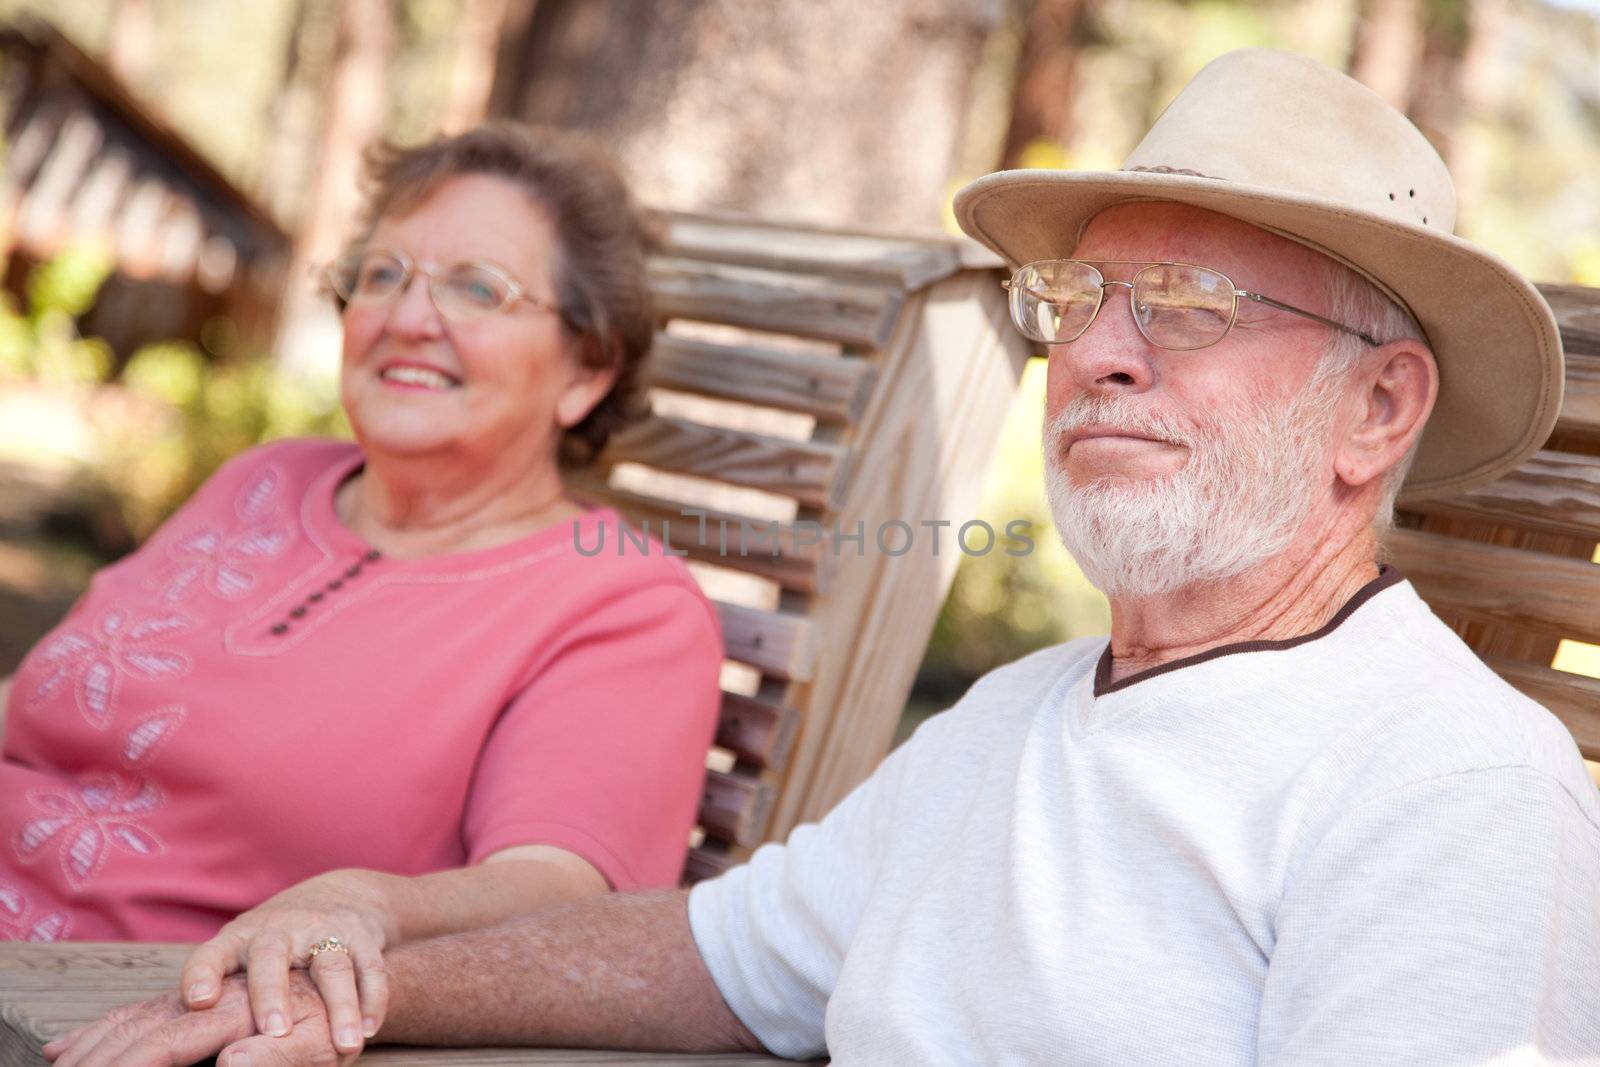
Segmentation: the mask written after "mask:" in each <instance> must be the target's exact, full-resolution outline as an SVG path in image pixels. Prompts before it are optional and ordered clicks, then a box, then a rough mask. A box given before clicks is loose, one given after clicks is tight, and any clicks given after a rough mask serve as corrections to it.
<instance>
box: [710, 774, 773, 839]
mask: <svg viewBox="0 0 1600 1067" xmlns="http://www.w3.org/2000/svg"><path fill="white" fill-rule="evenodd" d="M776 795H777V790H776V789H774V788H773V786H772V785H771V783H769V782H764V781H762V780H761V779H759V778H755V777H752V776H750V775H746V774H739V773H737V772H734V773H726V774H725V773H723V772H722V771H707V772H706V785H705V791H704V792H703V793H702V794H701V797H700V826H701V827H702V828H703V829H704V830H705V832H706V835H707V836H708V837H715V838H718V839H720V840H723V841H727V842H729V843H731V844H735V845H739V846H742V847H744V848H753V847H755V845H757V844H758V843H759V842H760V841H761V834H762V831H764V830H765V829H766V827H767V817H768V816H769V815H770V814H771V813H772V800H773V797H774V796H776Z"/></svg>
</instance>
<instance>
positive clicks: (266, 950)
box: [245, 930, 294, 1037]
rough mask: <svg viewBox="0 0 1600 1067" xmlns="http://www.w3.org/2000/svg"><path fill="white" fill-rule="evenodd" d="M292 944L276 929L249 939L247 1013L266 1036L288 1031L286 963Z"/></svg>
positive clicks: (290, 962) (291, 956) (291, 957)
mask: <svg viewBox="0 0 1600 1067" xmlns="http://www.w3.org/2000/svg"><path fill="white" fill-rule="evenodd" d="M293 951H294V946H293V945H291V944H290V943H289V938H288V937H286V936H285V935H283V934H281V933H278V932H277V931H275V930H269V931H262V932H260V933H258V934H256V936H255V938H254V939H253V940H252V941H251V942H250V947H249V949H248V953H249V954H248V956H247V957H246V959H245V971H246V972H247V973H246V975H245V977H246V979H247V981H248V985H249V990H250V1014H251V1015H252V1017H254V1019H255V1023H256V1029H257V1030H260V1031H261V1032H262V1033H263V1034H266V1035H267V1036H268V1037H282V1036H283V1035H284V1034H287V1033H288V1032H289V1012H288V996H287V993H288V985H289V967H290V966H291V965H292V963H293V962H294V960H293V955H292V954H293Z"/></svg>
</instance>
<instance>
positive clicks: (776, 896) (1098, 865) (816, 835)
mask: <svg viewBox="0 0 1600 1067" xmlns="http://www.w3.org/2000/svg"><path fill="white" fill-rule="evenodd" d="M1105 652H1106V641H1105V639H1104V638H1094V639H1086V640H1082V641H1075V642H1072V643H1069V644H1066V645H1061V646H1057V647H1055V648H1050V649H1046V650H1044V651H1042V652H1039V653H1036V654H1034V655H1032V656H1029V657H1027V658H1026V659H1023V660H1021V661H1019V662H1017V663H1014V664H1011V665H1009V666H1007V667H1004V668H1001V669H1000V670H997V671H995V672H993V673H991V674H989V675H987V676H986V677H985V678H983V679H982V680H981V681H979V682H978V683H977V684H976V685H975V686H974V687H973V688H972V690H971V691H970V692H969V693H968V694H967V695H966V696H965V697H964V698H963V699H962V700H961V701H960V703H958V704H957V705H956V706H955V707H954V708H952V709H951V710H950V711H948V712H946V713H944V714H942V715H939V716H936V717H935V718H934V719H932V720H930V721H929V722H928V723H926V724H925V725H924V726H923V727H922V728H921V729H920V730H919V731H918V732H917V734H916V736H915V737H914V738H913V739H912V740H911V741H909V742H908V743H907V744H906V745H904V746H902V747H901V748H900V749H899V750H897V751H896V752H894V753H892V754H891V755H890V757H889V758H888V759H887V760H886V761H885V762H884V764H883V765H882V766H881V767H880V768H879V769H878V771H877V772H876V773H875V774H874V775H873V776H872V777H871V778H870V779H869V780H868V781H867V782H865V783H863V784H862V786H861V787H860V788H858V789H857V790H856V791H855V792H853V793H852V794H851V795H850V796H849V797H847V798H846V799H845V800H844V801H843V802H842V803H841V804H840V805H839V806H838V807H837V808H835V809H834V811H833V812H831V813H830V814H829V815H828V816H827V817H826V818H825V819H824V820H822V822H820V823H819V824H816V825H812V826H804V827H801V828H799V829H797V830H796V831H795V832H794V833H793V834H792V835H791V836H790V838H789V840H788V842H787V843H786V844H784V845H768V846H765V847H763V848H762V849H760V850H759V851H758V852H757V853H756V854H755V856H754V857H753V858H752V860H751V862H750V863H749V864H748V865H746V866H744V867H741V868H738V869H736V870H734V871H732V872H730V873H729V874H727V875H725V876H723V877H722V878H719V879H717V880H715V881H712V882H707V883H703V884H701V885H700V886H698V887H696V889H695V890H694V892H693V893H692V895H691V897H690V921H691V924H692V927H693V931H694V936H695V940H696V943H697V945H698V946H699V948H700V952H701V954H702V956H703V957H704V958H705V961H706V964H707V966H708V967H709V968H710V971H711V974H712V977H713V978H714V980H715V981H716V983H717V986H718V988H719V989H720V990H721V991H722V994H723V996H724V997H725V998H726V999H727V1001H728V1004H729V1006H730V1007H731V1008H732V1009H733V1011H734V1012H735V1014H737V1015H738V1016H739V1018H740V1019H741V1020H742V1021H743V1022H744V1023H745V1024H746V1025H747V1026H748V1027H750V1029H751V1030H752V1031H753V1032H754V1033H755V1034H756V1035H757V1036H758V1037H760V1038H761V1040H762V1041H763V1042H764V1043H765V1044H766V1045H767V1047H768V1048H770V1049H772V1050H773V1051H775V1052H778V1053H780V1054H783V1055H788V1056H795V1057H804V1056H813V1055H819V1054H821V1053H822V1052H823V1051H824V1049H826V1051H827V1052H828V1054H830V1055H831V1056H832V1057H833V1058H834V1059H835V1060H836V1061H837V1062H840V1063H844V1064H855V1063H860V1064H938V1063H983V1064H999V1063H1043V1062H1050V1063H1070V1064H1119V1065H1121V1064H1158V1063H1184V1064H1197V1063H1204V1064H1247V1063H1262V1064H1280V1063H1281V1064H1322V1063H1326V1064H1339V1065H1351V1064H1389V1063H1394V1064H1434V1063H1438V1064H1446V1063H1449V1064H1479V1063H1523V1062H1560V1063H1600V803H1597V794H1596V790H1595V788H1594V786H1593V784H1592V783H1591V781H1590V779H1589V776H1588V774H1587V772H1586V771H1585V769H1584V766H1583V763H1582V760H1581V759H1580V757H1579V755H1578V753H1577V750H1576V748H1575V747H1574V746H1573V743H1572V740H1571V738H1570V736H1569V735H1568V734H1567V732H1566V730H1565V729H1564V728H1563V727H1562V726H1561V724H1560V723H1559V722H1558V721H1557V720H1556V719H1555V718H1554V717H1553V716H1551V715H1550V714H1549V713H1548V712H1547V711H1545V710H1544V709H1542V708H1540V707H1539V706H1538V705H1537V704H1534V703H1533V702H1532V701H1529V700H1527V699H1526V698H1524V697H1522V696H1521V695H1520V694H1518V693H1517V692H1516V691H1515V690H1513V689H1511V688H1510V687H1509V686H1507V685H1506V684H1505V683H1503V682H1502V681H1500V679H1499V678H1498V677H1496V676H1495V675H1494V674H1493V673H1492V672H1491V671H1490V670H1489V669H1488V668H1487V667H1485V666H1484V665H1483V664H1482V663H1481V662H1479V661H1478V659H1477V658H1476V657H1475V656H1474V655H1473V654H1472V652H1471V651H1470V650H1469V649H1468V648H1467V647H1466V646H1465V645H1464V644H1462V643H1461V642H1460V641H1459V640H1458V639H1457V638H1456V637H1455V635H1454V634H1453V633H1451V632H1450V630H1449V629H1448V628H1447V627H1445V626H1444V624H1443V623H1441V622H1440V621H1439V620H1438V619H1437V618H1436V617H1434V615H1433V614H1432V612H1431V611H1430V610H1429V609H1428V607H1427V605H1425V604H1424V603H1423V602H1422V601H1421V600H1420V599H1419V598H1418V597H1417V595H1416V593H1415V592H1414V591H1413V590H1412V588H1411V587H1410V585H1409V584H1407V583H1405V582H1403V581H1402V580H1400V578H1399V576H1398V575H1397V574H1396V573H1395V572H1393V571H1392V570H1391V571H1386V572H1385V574H1384V576H1382V577H1380V578H1379V579H1377V580H1376V581H1374V582H1373V583H1372V584H1371V585H1369V586H1368V587H1366V588H1365V589H1363V590H1362V591H1361V593H1359V594H1357V596H1356V597H1355V598H1354V599H1353V600H1352V601H1351V603H1350V604H1349V605H1347V606H1346V608H1345V609H1344V610H1343V611H1341V613H1340V614H1339V616H1337V617H1336V618H1335V619H1334V621H1333V622H1332V623H1330V624H1329V626H1328V627H1325V628H1324V629H1323V630H1322V631H1319V632H1318V633H1317V634H1315V635H1311V636H1309V637H1307V638H1301V639H1298V640H1296V641H1290V642H1254V643H1250V644H1245V645H1235V646H1229V647H1227V648H1224V649H1218V650H1213V651H1212V652H1209V653H1206V654H1204V655H1202V656H1199V657H1194V658H1192V659H1190V660H1186V661H1180V662H1178V663H1175V664H1169V665H1166V666H1164V667H1162V668H1158V669H1156V670H1153V671H1149V672H1145V673H1144V674H1141V675H1137V676H1135V677H1133V678H1130V679H1125V680H1124V681H1122V682H1120V683H1118V684H1116V685H1108V684H1107V683H1106V674H1105V671H1106V666H1107V664H1106V663H1103V662H1102V660H1103V659H1104V654H1105Z"/></svg>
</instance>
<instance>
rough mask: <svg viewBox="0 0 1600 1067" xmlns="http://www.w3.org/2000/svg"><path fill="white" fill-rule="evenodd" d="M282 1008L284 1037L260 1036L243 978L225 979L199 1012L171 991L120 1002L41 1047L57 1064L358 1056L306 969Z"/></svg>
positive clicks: (239, 1064) (86, 1066)
mask: <svg viewBox="0 0 1600 1067" xmlns="http://www.w3.org/2000/svg"><path fill="white" fill-rule="evenodd" d="M285 1007H286V1008H287V1011H288V1016H289V1019H290V1020H291V1025H292V1027H293V1029H292V1030H291V1031H290V1033H289V1034H288V1036H286V1037H268V1036H266V1035H265V1034H258V1033H257V1032H256V1028H255V1026H254V1024H253V1023H252V1021H251V1012H250V997H249V993H248V991H247V990H246V988H245V982H244V979H243V978H242V977H233V978H229V979H228V980H226V981H225V982H223V983H222V993H221V995H220V996H218V997H217V998H216V1001H215V1003H214V1004H213V1005H212V1006H211V1007H210V1008H207V1009H206V1010H204V1011H189V1010H188V1009H186V1008H185V1007H184V1006H183V1003H182V1001H180V1000H179V998H178V995H177V994H176V993H167V994H164V995H163V996H159V997H156V998H154V999H153V1000H147V1001H144V1002H143V1003H139V1004H125V1005H123V1006H122V1007H120V1008H116V1009H114V1010H113V1011H111V1012H110V1013H109V1014H107V1015H106V1017H105V1018H103V1019H100V1020H98V1021H96V1022H93V1023H90V1024H89V1025H88V1026H84V1027H80V1028H79V1029H77V1030H74V1031H72V1032H71V1033H69V1034H66V1035H64V1036H62V1037H58V1038H56V1039H55V1040H54V1041H52V1042H50V1043H49V1044H48V1045H46V1046H45V1047H44V1054H45V1057H46V1058H47V1059H49V1060H51V1061H53V1062H54V1064H55V1067H107V1065H109V1064H116V1065H118V1067H173V1065H176V1064H185V1063H197V1062H199V1061H201V1060H204V1059H207V1058H209V1057H211V1056H216V1057H217V1063H218V1065H219V1067H280V1065H281V1067H288V1065H289V1064H308V1063H316V1064H345V1063H348V1062H350V1061H351V1060H353V1059H355V1056H354V1055H345V1054H343V1053H341V1052H340V1051H339V1050H338V1049H336V1048H335V1047H334V1046H333V1044H332V1042H331V1041H330V1039H329V1036H328V1015H327V1012H326V1010H325V1009H324V1008H323V1005H322V998H321V997H320V996H318V995H317V990H316V987H315V986H314V985H313V984H312V982H311V979H310V978H308V977H307V976H306V975H305V973H304V972H302V971H295V972H293V973H292V974H290V976H289V982H288V988H287V998H286V1003H285Z"/></svg>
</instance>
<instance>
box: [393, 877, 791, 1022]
mask: <svg viewBox="0 0 1600 1067" xmlns="http://www.w3.org/2000/svg"><path fill="white" fill-rule="evenodd" d="M387 960H388V965H389V971H390V977H391V980H392V985H391V989H392V993H391V999H390V1006H389V1013H388V1017H387V1019H386V1020H385V1022H384V1024H383V1028H382V1030H380V1031H379V1033H378V1037H377V1040H378V1041H382V1042H404V1043H408V1044H413V1043H414V1044H432V1045H555V1046H572V1047H595V1048H631V1049H660V1050H683V1051H720V1050H738V1049H748V1050H759V1049H760V1048H761V1043H760V1042H759V1041H758V1040H757V1039H756V1037H755V1035H754V1034H752V1033H750V1031H749V1030H747V1029H746V1028H745V1027H744V1025H743V1024H742V1023H740V1022H739V1020H738V1018H737V1017H736V1016H735V1015H734V1014H733V1012H732V1011H730V1010H729V1008H728V1006H727V1004H726V1002H724V1001H723V999H722V994H721V993H719V992H718V991H717V987H716V984H715V983H713V982H712V980H711V975H710V973H709V972H708V971H707V970H706V967H705V964H704V962H702V960H701V959H700V953H699V952H698V950H696V948H695V944H694V938H693V936H692V935H691V934H690V932H689V913H688V894H687V893H684V892H681V891H676V892H664V893H608V894H605V895H603V896H597V897H588V898H585V899H583V900H579V901H575V902H574V903H572V904H568V905H564V906H561V907H556V908H547V909H543V910H541V911H539V912H538V913H536V914H534V915H530V916H527V917H525V918H521V919H516V920H513V921H511V922H508V923H504V924H502V925H499V926H492V927H486V928H484V929H481V930H473V931H470V932H467V933H462V934H453V935H451V936H449V937H441V938H437V939H434V940H431V941H423V942H418V943H416V944H413V945H406V946H402V947H400V948H397V949H395V950H393V951H392V952H390V953H388V954H387Z"/></svg>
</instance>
